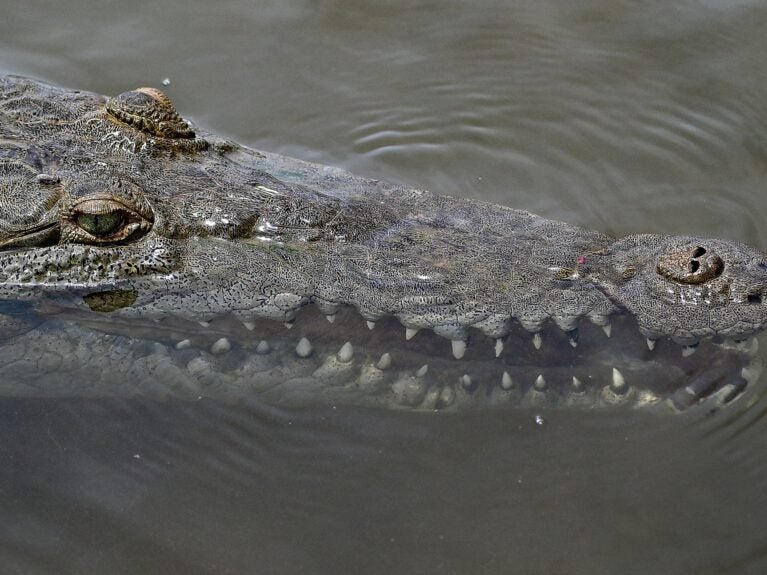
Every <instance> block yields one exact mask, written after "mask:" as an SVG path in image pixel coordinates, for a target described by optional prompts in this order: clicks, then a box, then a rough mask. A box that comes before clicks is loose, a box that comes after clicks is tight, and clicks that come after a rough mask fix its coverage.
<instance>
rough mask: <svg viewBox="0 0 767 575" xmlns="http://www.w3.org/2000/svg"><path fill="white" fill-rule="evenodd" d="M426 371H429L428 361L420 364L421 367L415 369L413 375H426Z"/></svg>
mask: <svg viewBox="0 0 767 575" xmlns="http://www.w3.org/2000/svg"><path fill="white" fill-rule="evenodd" d="M427 371H429V364H428V363H426V364H424V365H422V366H421V367H420V368H419V369H418V371H416V372H415V376H416V377H423V376H424V375H426V372H427Z"/></svg>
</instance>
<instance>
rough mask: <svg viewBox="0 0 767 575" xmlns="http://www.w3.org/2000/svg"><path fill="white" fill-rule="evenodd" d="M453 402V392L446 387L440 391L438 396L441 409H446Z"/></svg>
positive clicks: (450, 388)
mask: <svg viewBox="0 0 767 575" xmlns="http://www.w3.org/2000/svg"><path fill="white" fill-rule="evenodd" d="M454 401H455V390H454V389H453V388H452V387H450V386H449V385H448V386H445V387H443V388H442V391H441V392H440V394H439V403H440V405H442V406H443V407H448V406H450V405H452V404H453V402H454Z"/></svg>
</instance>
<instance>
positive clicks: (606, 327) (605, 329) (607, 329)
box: [602, 323, 613, 337]
mask: <svg viewBox="0 0 767 575" xmlns="http://www.w3.org/2000/svg"><path fill="white" fill-rule="evenodd" d="M602 331H603V332H605V335H606V336H607V337H610V335H611V334H612V332H613V326H612V324H610V323H608V324H605V325H603V326H602Z"/></svg>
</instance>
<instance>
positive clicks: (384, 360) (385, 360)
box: [376, 353, 391, 370]
mask: <svg viewBox="0 0 767 575" xmlns="http://www.w3.org/2000/svg"><path fill="white" fill-rule="evenodd" d="M376 367H377V368H378V369H380V370H384V369H389V368H390V367H391V356H390V355H389V354H388V353H385V354H383V355H382V356H381V359H379V360H378V363H377V364H376Z"/></svg>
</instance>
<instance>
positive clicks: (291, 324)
mask: <svg viewBox="0 0 767 575" xmlns="http://www.w3.org/2000/svg"><path fill="white" fill-rule="evenodd" d="M282 325H284V326H285V327H286V328H288V329H293V322H292V321H286V322H285V323H283V324H282Z"/></svg>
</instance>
